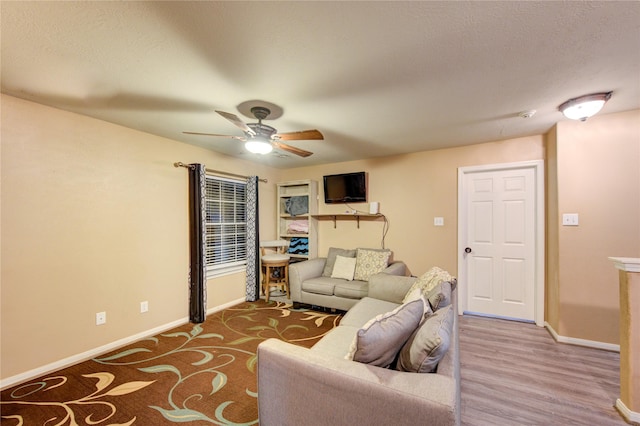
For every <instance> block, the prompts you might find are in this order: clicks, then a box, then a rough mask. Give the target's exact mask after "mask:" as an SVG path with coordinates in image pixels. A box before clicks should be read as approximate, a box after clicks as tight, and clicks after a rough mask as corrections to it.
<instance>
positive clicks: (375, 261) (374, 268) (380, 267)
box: [353, 248, 391, 281]
mask: <svg viewBox="0 0 640 426" xmlns="http://www.w3.org/2000/svg"><path fill="white" fill-rule="evenodd" d="M390 257H391V250H386V249H382V250H381V249H364V248H358V249H356V272H355V275H354V277H353V278H354V279H356V280H360V281H368V280H369V277H370V276H371V275H373V274H377V273H379V272H382V271H384V270H385V269H386V267H387V266H388V265H389V258H390Z"/></svg>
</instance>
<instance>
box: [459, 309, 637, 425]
mask: <svg viewBox="0 0 640 426" xmlns="http://www.w3.org/2000/svg"><path fill="white" fill-rule="evenodd" d="M459 319H460V322H459V327H460V328H459V329H460V364H461V387H462V392H461V399H462V422H461V423H462V425H466V426H471V425H473V426H479V425H501V426H504V425H598V426H601V425H626V424H627V423H626V422H625V421H624V420H623V418H622V417H621V416H620V415H619V414H618V411H617V410H616V409H615V408H614V406H613V405H614V404H615V401H616V399H617V398H618V397H619V395H620V393H619V392H620V380H619V365H620V356H619V354H618V353H616V352H609V351H604V350H599V349H591V348H584V347H580V346H574V345H567V344H561V343H556V342H555V341H554V340H553V338H552V337H551V335H550V334H549V333H548V332H547V330H546V329H544V328H541V327H537V326H535V325H533V324H526V323H519V322H513V321H505V320H498V319H492V318H483V317H475V316H468V315H465V316H461V317H459Z"/></svg>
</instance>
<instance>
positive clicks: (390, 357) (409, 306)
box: [345, 300, 424, 368]
mask: <svg viewBox="0 0 640 426" xmlns="http://www.w3.org/2000/svg"><path fill="white" fill-rule="evenodd" d="M423 306H424V305H423V303H422V301H421V300H414V301H413V302H409V303H405V304H403V305H400V306H398V307H397V308H396V309H394V310H393V311H391V312H387V313H386V314H380V315H378V316H376V317H375V318H372V319H371V320H370V321H369V322H367V323H366V324H365V325H364V326H363V327H362V328H361V329H360V330H358V332H357V333H356V336H355V338H354V339H353V342H352V343H351V347H350V348H349V353H348V354H347V355H346V356H345V359H349V360H354V361H357V362H362V363H365V364H371V365H376V366H378V367H385V368H386V367H388V366H389V365H391V364H392V363H393V361H394V360H395V358H396V355H398V352H399V351H400V349H402V346H403V345H404V344H405V342H406V341H407V340H408V339H409V337H410V336H411V334H412V333H413V332H414V331H415V330H416V329H417V328H418V325H419V324H420V321H421V320H422V317H423Z"/></svg>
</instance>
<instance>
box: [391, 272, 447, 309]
mask: <svg viewBox="0 0 640 426" xmlns="http://www.w3.org/2000/svg"><path fill="white" fill-rule="evenodd" d="M452 278H453V277H451V274H450V273H448V272H447V271H445V270H444V269H441V268H439V267H437V266H434V267H433V268H431V269H429V270H428V271H427V272H425V273H424V274H422V275H421V276H420V278H418V280H417V281H416V282H415V283H413V285H412V286H411V288H410V289H409V291H408V292H407V295H408V294H409V293H411V292H412V291H413V290H415V289H416V288H420V289H421V290H422V294H426V293H427V292H428V291H429V290H431V289H432V288H434V287H435V286H436V285H438V284H439V283H440V282H442V281H451V279H452ZM406 301H407V300H406V297H405V300H403V302H406Z"/></svg>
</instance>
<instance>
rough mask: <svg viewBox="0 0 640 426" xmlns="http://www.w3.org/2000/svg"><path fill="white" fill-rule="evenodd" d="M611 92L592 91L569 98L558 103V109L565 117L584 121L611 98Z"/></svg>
mask: <svg viewBox="0 0 640 426" xmlns="http://www.w3.org/2000/svg"><path fill="white" fill-rule="evenodd" d="M611 93H613V92H603V93H593V94H591V95H585V96H580V97H578V98H574V99H569V100H568V101H567V102H565V103H563V104H562V105H560V106H559V107H558V110H560V112H561V113H563V114H564V116H565V117H567V118H570V119H572V120H580V121H585V120H586V119H587V118H589V117H591V116H594V115H596V114H597V113H598V111H600V110H601V109H602V107H603V106H604V104H605V103H606V102H607V101H608V100H609V98H611Z"/></svg>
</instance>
